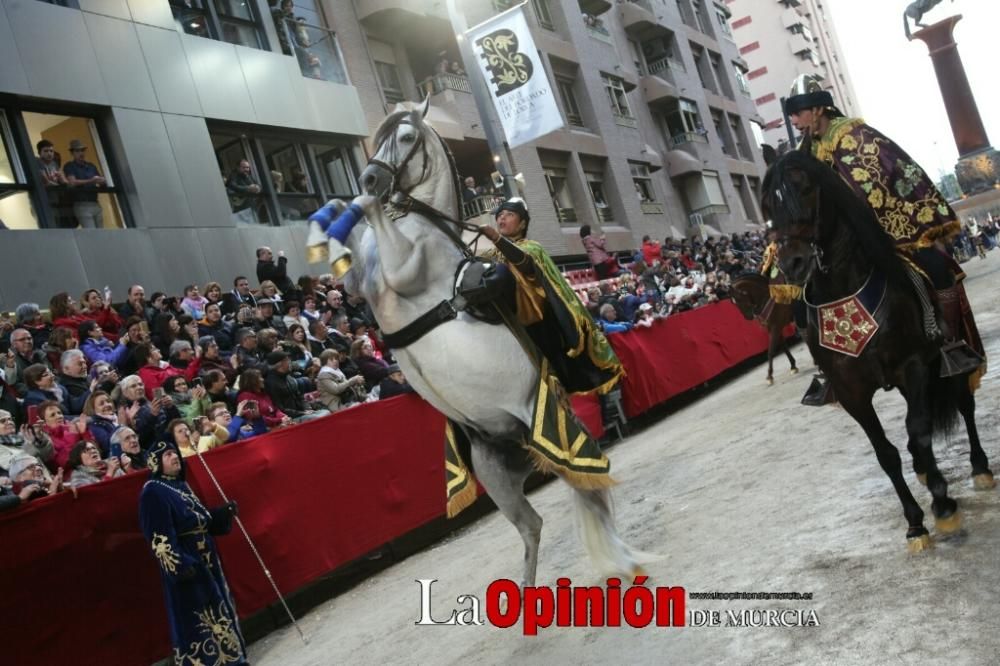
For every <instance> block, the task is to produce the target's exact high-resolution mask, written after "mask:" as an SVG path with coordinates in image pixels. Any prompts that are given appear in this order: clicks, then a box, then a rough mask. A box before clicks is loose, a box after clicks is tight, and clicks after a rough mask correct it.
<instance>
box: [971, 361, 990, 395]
mask: <svg viewBox="0 0 1000 666" xmlns="http://www.w3.org/2000/svg"><path fill="white" fill-rule="evenodd" d="M985 374H986V364H985V363H983V364H982V365H981V366H979V367H978V368H977V369H976V370H974V371H973V372H971V373H969V392H970V393H975V392H976V389H978V388H979V385H980V384H981V383H982V378H983V375H985Z"/></svg>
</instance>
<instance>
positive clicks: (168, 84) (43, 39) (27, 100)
mask: <svg viewBox="0 0 1000 666" xmlns="http://www.w3.org/2000/svg"><path fill="white" fill-rule="evenodd" d="M278 4H279V3H277V2H275V3H274V5H278ZM293 5H294V7H293V8H292V11H291V14H290V15H288V14H281V13H280V8H278V7H276V6H272V3H270V2H267V1H265V0H51V1H46V0H2V2H0V8H2V11H0V138H2V142H3V149H2V151H0V220H2V221H3V223H4V224H5V225H6V227H8V228H9V229H12V230H15V231H13V232H0V234H2V235H0V248H2V252H3V257H4V261H3V262H0V307H2V308H3V309H12V308H13V306H14V305H16V303H17V302H18V301H20V300H36V301H39V302H42V303H44V302H46V301H47V300H48V298H49V296H51V295H52V294H53V293H55V292H57V291H61V290H65V289H75V288H82V287H84V286H95V285H97V286H98V287H100V286H103V285H110V286H111V287H112V289H113V290H114V291H115V292H116V294H117V295H121V294H124V291H125V289H126V288H127V286H128V285H129V284H131V283H133V282H139V283H142V284H144V285H146V286H147V290H152V289H169V290H171V291H174V290H179V289H180V288H181V287H182V286H183V284H185V283H199V284H204V283H205V282H207V281H209V280H226V279H228V278H231V277H233V276H236V275H240V274H249V275H251V276H252V273H253V268H254V249H255V248H256V247H258V246H260V245H269V246H271V247H273V248H275V249H278V248H283V249H285V250H286V252H287V254H288V256H289V258H290V272H291V273H292V276H293V278H294V277H296V276H298V275H299V274H301V273H306V272H313V273H315V272H320V271H322V268H323V267H321V266H308V265H307V264H306V263H305V252H304V239H305V219H306V217H308V214H309V213H310V212H311V211H312V210H314V209H315V208H316V207H318V206H320V205H321V204H322V203H323V202H324V201H325V200H327V199H329V198H331V197H351V196H353V195H354V194H356V193H357V185H356V180H357V175H358V173H359V171H360V169H361V167H363V165H364V163H365V161H366V157H367V154H368V152H369V151H370V149H371V146H370V145H368V144H367V138H368V136H369V135H370V134H371V132H372V130H373V129H374V128H375V127H376V126H377V125H378V123H379V122H380V121H381V119H382V118H383V117H384V115H385V113H386V110H387V109H391V108H392V107H393V106H394V105H395V104H396V103H397V102H401V101H408V100H409V101H419V100H422V99H423V98H424V97H426V96H428V95H430V97H431V111H430V114H429V118H430V120H431V122H432V123H433V124H434V126H435V127H436V128H437V129H438V131H439V132H440V133H441V134H442V136H444V137H445V139H446V140H447V141H448V143H449V146H450V147H451V149H452V151H453V153H454V155H455V157H456V161H457V163H458V165H459V169H460V171H461V172H462V175H463V176H471V177H473V178H475V179H476V182H477V183H479V184H481V185H482V184H487V183H488V182H489V178H490V174H491V172H492V171H493V170H494V168H495V167H494V160H493V156H492V155H491V153H490V151H489V148H488V146H487V144H486V140H485V134H484V132H483V129H482V122H483V121H482V120H481V119H480V117H479V114H478V113H477V111H476V107H475V104H474V102H473V96H472V94H471V90H472V88H471V85H473V83H472V82H470V81H469V79H468V78H467V77H466V76H465V74H464V71H463V67H462V65H461V63H460V62H458V61H459V60H460V58H459V52H458V48H457V43H456V40H455V35H454V33H453V31H452V29H451V26H450V23H449V21H448V17H447V16H446V14H445V8H444V7H445V3H444V2H441V1H438V0H354V1H353V2H351V1H348V0H295V1H294V3H293ZM460 5H461V6H462V7H463V10H464V11H465V12H466V20H467V21H468V23H469V24H470V25H473V24H476V23H478V22H480V21H482V20H485V19H486V18H488V17H489V16H491V15H493V14H495V13H497V12H499V11H503V10H504V9H507V8H508V7H509V6H510V4H509V3H507V2H505V1H504V0H494V1H491V0H467V1H466V2H462V3H460ZM526 9H527V11H526V13H527V14H528V19H529V23H530V24H531V25H532V30H533V33H534V37H535V41H536V46H537V47H538V49H539V50H540V52H541V55H542V58H543V63H544V66H545V68H546V70H547V74H548V75H549V78H550V80H551V81H552V83H553V85H555V86H556V87H557V88H558V91H559V100H560V103H561V106H562V111H563V114H564V115H565V118H566V128H565V129H563V130H559V131H557V132H554V133H552V134H550V135H548V136H546V137H543V138H541V139H540V140H538V141H537V142H534V143H532V144H530V145H527V146H521V147H518V148H516V149H515V150H513V151H511V157H512V161H513V163H514V165H515V169H516V171H518V172H520V173H522V174H523V175H524V181H525V185H524V196H525V198H526V200H527V202H528V205H529V207H530V209H531V212H532V218H533V223H532V236H533V237H535V238H537V239H538V240H539V241H541V242H542V243H543V244H544V245H545V246H546V247H547V248H548V249H549V250H550V251H551V252H552V254H553V255H555V256H557V257H572V256H579V255H581V254H582V246H581V245H580V241H579V228H580V226H581V225H582V224H590V225H591V226H592V227H593V228H595V229H598V230H601V231H603V232H604V233H606V234H607V236H608V239H609V242H610V245H611V246H612V247H614V248H615V249H629V248H634V247H636V246H637V245H638V244H639V242H640V240H641V238H642V236H643V235H645V234H649V235H651V236H653V237H656V238H660V239H662V238H664V237H666V236H675V237H680V236H691V235H696V234H702V235H712V234H718V233H731V232H737V231H742V230H744V229H746V228H747V226H748V225H755V224H758V223H759V222H760V213H759V209H758V205H757V201H758V199H759V188H760V179H761V176H762V173H763V164H762V161H761V158H760V152H759V148H758V146H757V143H756V141H754V139H753V136H754V133H753V130H752V128H751V123H753V122H758V123H760V122H762V118H761V117H760V116H759V115H758V114H757V111H756V109H755V107H754V105H753V101H752V99H751V97H750V91H749V88H748V87H747V85H746V78H745V77H746V74H747V72H748V71H749V67H748V65H747V63H746V62H745V61H744V60H743V59H742V58H741V57H740V55H739V53H738V49H737V46H736V43H735V42H734V41H733V37H732V32H731V29H730V26H729V19H730V14H729V11H728V9H727V8H726V6H725V4H722V3H721V2H720V3H715V4H713V3H711V2H710V1H709V0H675V1H673V2H662V1H661V0H637V1H635V2H619V3H616V4H612V3H611V2H607V1H605V0H531V1H530V2H528V3H527V5H526ZM42 141H48V142H51V144H52V147H53V148H54V150H55V153H56V155H55V161H56V163H57V164H61V165H63V166H65V165H66V163H67V162H69V161H72V160H75V159H76V160H80V162H81V163H90V164H91V165H92V167H89V168H93V169H95V170H96V173H97V174H98V175H100V177H101V178H102V179H103V182H100V181H99V182H98V187H97V188H96V189H92V190H89V191H88V195H86V196H81V194H80V190H79V189H78V188H71V187H67V186H66V185H65V184H63V183H62V182H60V181H59V177H57V176H52V175H51V172H52V171H53V170H55V171H59V169H58V168H55V169H53V166H52V163H50V162H44V163H43V162H42V161H40V160H39V157H38V155H39V150H38V145H39V143H40V142H42ZM71 145H72V146H74V147H77V148H79V147H80V146H82V147H83V150H82V151H80V150H77V151H75V152H73V151H71V150H70V147H71ZM47 174H48V175H47ZM87 196H89V197H90V199H96V204H98V206H99V211H100V214H99V216H98V218H97V224H99V226H100V227H101V228H99V229H94V228H77V221H78V218H77V213H78V212H79V209H78V208H77V206H78V204H79V203H80V200H81V199H86V198H87ZM88 203H89V204H90V205H91V207H92V208H93V203H95V202H93V201H90V202H88ZM491 203H492V200H491V199H490V198H489V196H484V197H483V198H482V199H481V200H478V201H474V202H472V204H471V205H470V206H469V207H468V209H467V211H466V213H467V215H469V216H476V215H481V214H482V213H483V212H484V211H486V210H488V209H489V207H490V205H491ZM91 219H93V218H91Z"/></svg>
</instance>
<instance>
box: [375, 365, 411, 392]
mask: <svg viewBox="0 0 1000 666" xmlns="http://www.w3.org/2000/svg"><path fill="white" fill-rule="evenodd" d="M386 372H387V373H388V374H387V375H386V376H385V379H383V380H382V381H381V382H379V385H378V399H379V400H385V399H386V398H391V397H393V396H397V395H403V394H404V393H415V391H414V390H413V387H412V386H410V382H408V381H406V377H404V376H403V371H402V369H400V367H399V364H398V363H393V364H392V365H390V366H389V367H388V368H386Z"/></svg>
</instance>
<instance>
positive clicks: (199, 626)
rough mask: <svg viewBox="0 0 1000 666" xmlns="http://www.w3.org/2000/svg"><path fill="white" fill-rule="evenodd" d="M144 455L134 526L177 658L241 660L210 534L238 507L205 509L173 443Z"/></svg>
mask: <svg viewBox="0 0 1000 666" xmlns="http://www.w3.org/2000/svg"><path fill="white" fill-rule="evenodd" d="M148 461H149V468H150V471H151V475H150V478H149V481H147V482H146V485H145V486H143V488H142V494H141V495H140V496H139V524H140V525H141V526H142V532H143V534H144V535H145V537H146V541H147V542H148V543H149V547H150V550H151V551H152V554H153V557H154V558H155V559H156V563H157V564H158V565H159V569H160V579H161V581H162V583H163V596H164V598H165V600H166V607H167V619H168V620H169V622H170V642H171V644H172V645H173V647H174V654H175V655H177V656H178V659H177V662H178V663H180V662H182V661H183V662H186V663H192V664H193V663H206V664H207V663H214V664H246V663H248V662H247V657H246V646H245V644H244V642H243V636H242V635H241V634H240V625H239V616H238V615H237V613H236V607H235V606H234V605H233V599H232V596H231V595H230V594H229V585H228V584H227V583H226V577H225V574H224V573H223V571H222V563H221V562H220V561H219V554H218V552H217V551H216V548H215V540H214V539H213V537H215V536H220V535H223V534H228V533H229V530H230V529H231V527H232V517H233V516H235V515H236V505H235V504H232V503H230V504H226V505H223V506H221V507H219V508H217V509H213V510H209V509H207V508H205V506H204V505H203V504H202V503H201V501H200V500H199V499H198V497H197V496H196V495H195V494H194V491H193V490H191V487H190V486H189V485H188V484H187V482H186V481H185V480H184V463H183V461H182V460H181V456H180V455H179V454H178V452H177V449H176V448H174V447H172V446H170V445H169V444H167V443H166V442H158V443H157V444H156V446H154V447H153V449H152V450H150V452H149V458H148ZM206 618H210V621H206ZM182 655H183V656H184V657H183V659H182V658H181V656H182Z"/></svg>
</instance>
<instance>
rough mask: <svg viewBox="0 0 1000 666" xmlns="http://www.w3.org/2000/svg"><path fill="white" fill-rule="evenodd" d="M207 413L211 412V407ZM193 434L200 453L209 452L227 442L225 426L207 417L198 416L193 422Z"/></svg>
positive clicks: (227, 434)
mask: <svg viewBox="0 0 1000 666" xmlns="http://www.w3.org/2000/svg"><path fill="white" fill-rule="evenodd" d="M208 411H209V412H211V411H212V408H211V406H210V407H209V408H208ZM194 432H195V433H197V435H198V451H200V452H201V453H204V452H205V451H211V450H212V449H214V448H216V447H219V446H222V445H223V444H225V443H226V442H228V441H229V430H228V429H227V428H226V426H224V425H221V424H218V423H216V422H215V421H213V420H212V419H210V418H209V417H208V416H199V417H198V418H196V419H195V420H194ZM193 436H194V433H192V437H193Z"/></svg>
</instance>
